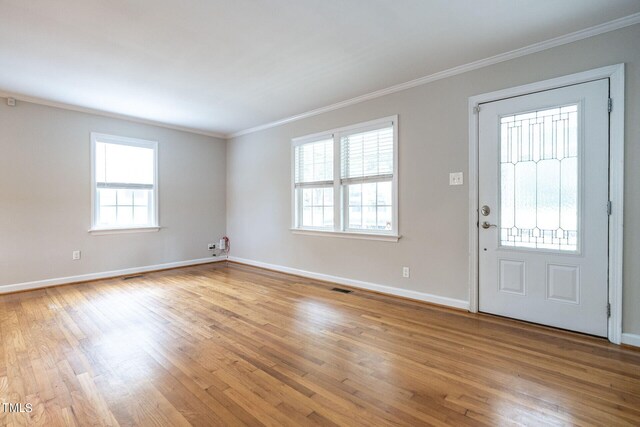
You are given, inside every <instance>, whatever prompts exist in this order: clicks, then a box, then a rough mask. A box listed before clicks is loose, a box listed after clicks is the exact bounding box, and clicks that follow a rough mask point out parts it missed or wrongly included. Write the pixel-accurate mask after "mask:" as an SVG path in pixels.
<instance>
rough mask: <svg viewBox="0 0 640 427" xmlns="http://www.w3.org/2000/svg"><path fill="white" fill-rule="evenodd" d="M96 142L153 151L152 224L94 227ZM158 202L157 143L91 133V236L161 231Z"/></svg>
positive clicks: (95, 214) (96, 211) (96, 212)
mask: <svg viewBox="0 0 640 427" xmlns="http://www.w3.org/2000/svg"><path fill="white" fill-rule="evenodd" d="M98 142H107V143H109V144H120V145H128V146H135V147H142V148H151V149H153V182H154V184H153V224H152V225H141V226H131V225H128V226H124V227H113V226H109V227H99V226H97V225H96V222H97V221H96V219H97V214H98V210H97V206H96V201H97V200H96V189H97V182H96V144H97V143H98ZM159 210H160V201H159V199H158V142H157V141H149V140H146V139H138V138H129V137H124V136H117V135H108V134H104V133H97V132H91V228H90V229H89V233H90V234H92V235H105V234H124V233H143V232H154V231H159V230H160V229H161V227H160V222H159V217H160V216H159Z"/></svg>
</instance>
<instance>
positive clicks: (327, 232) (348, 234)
mask: <svg viewBox="0 0 640 427" xmlns="http://www.w3.org/2000/svg"><path fill="white" fill-rule="evenodd" d="M389 123H392V124H393V178H392V180H391V185H392V192H393V207H392V221H393V228H392V229H391V230H390V231H375V230H354V229H348V228H347V226H346V224H347V222H346V221H347V211H346V209H345V206H344V205H345V203H346V199H345V198H344V197H343V195H342V184H341V182H340V175H341V158H340V155H341V149H340V148H341V147H340V138H341V136H342V134H344V133H352V132H354V131H357V132H360V131H362V132H366V131H367V130H374V129H378V128H380V127H381V126H382V125H385V124H389ZM323 139H333V200H334V203H333V206H334V215H333V218H334V222H333V228H332V229H328V228H322V227H301V226H298V224H297V222H298V220H299V217H300V212H298V210H299V206H297V205H296V182H295V167H296V165H295V148H296V147H297V146H298V145H303V144H308V143H312V142H316V141H321V140H323ZM398 145H399V143H398V116H397V115H395V116H389V117H383V118H380V119H376V120H371V121H368V122H363V123H357V124H354V125H349V126H344V127H340V128H336V129H332V130H328V131H325V132H319V133H314V134H311V135H305V136H301V137H296V138H293V139H292V140H291V231H292V233H293V234H304V235H311V236H331V237H341V238H355V239H366V240H382V241H391V242H397V241H398V240H399V239H400V238H401V237H402V236H401V235H400V234H399V229H400V228H399V221H398V219H399V215H398V199H399V198H398ZM368 179H369V180H374V181H375V180H376V179H378V178H368ZM366 180H367V178H365V179H363V181H366ZM313 185H314V184H309V186H313Z"/></svg>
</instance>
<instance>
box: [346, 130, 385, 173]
mask: <svg viewBox="0 0 640 427" xmlns="http://www.w3.org/2000/svg"><path fill="white" fill-rule="evenodd" d="M393 135H394V133H393V124H391V123H390V124H389V126H386V127H384V128H382V129H375V130H369V131H366V132H359V133H353V134H347V135H343V136H342V137H341V141H340V147H341V151H342V155H341V158H342V168H341V169H342V177H341V178H342V183H343V184H346V183H350V182H366V181H376V180H387V179H391V178H393Z"/></svg>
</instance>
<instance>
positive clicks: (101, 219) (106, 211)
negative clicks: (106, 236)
mask: <svg viewBox="0 0 640 427" xmlns="http://www.w3.org/2000/svg"><path fill="white" fill-rule="evenodd" d="M115 223H116V208H115V207H110V206H109V207H106V206H102V207H100V209H98V224H100V225H101V226H111V225H114V224H115Z"/></svg>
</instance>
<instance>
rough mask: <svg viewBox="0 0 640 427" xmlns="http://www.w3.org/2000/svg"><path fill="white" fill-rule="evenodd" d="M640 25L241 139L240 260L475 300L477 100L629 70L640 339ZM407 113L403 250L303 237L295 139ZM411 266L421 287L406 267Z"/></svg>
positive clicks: (629, 297)
mask: <svg viewBox="0 0 640 427" xmlns="http://www.w3.org/2000/svg"><path fill="white" fill-rule="evenodd" d="M638 46H640V26H639V25H635V26H633V27H628V28H625V29H622V30H617V31H615V32H611V33H608V34H603V35H600V36H596V37H592V38H589V39H585V40H582V41H579V42H575V43H572V44H568V45H564V46H560V47H556V48H553V49H550V50H547V51H544V52H540V53H537V54H533V55H529V56H526V57H522V58H518V59H514V60H511V61H508V62H503V63H501V64H497V65H493V66H490V67H487V68H482V69H479V70H475V71H472V72H468V73H465V74H462V75H459V76H455V77H451V78H447V79H444V80H439V81H436V82H433V83H430V84H427V85H423V86H420V87H416V88H413V89H409V90H406V91H403V92H399V93H395V94H392V95H388V96H385V97H382V98H377V99H374V100H370V101H367V102H363V103H360V104H357V105H353V106H350V107H346V108H342V109H340V110H336V111H332V112H328V113H325V114H322V115H318V116H315V117H311V118H308V119H304V120H300V121H296V122H293V123H289V124H286V125H282V126H279V127H276V128H272V129H268V130H264V131H261V132H257V133H253V134H249V135H245V136H241V137H238V138H235V139H233V140H232V141H231V142H230V143H229V145H228V147H227V160H228V161H227V171H228V172H227V173H228V174H227V227H228V229H227V231H228V234H229V236H230V238H231V240H232V242H233V252H232V255H234V256H237V257H241V258H247V259H251V260H256V261H262V262H267V263H272V264H277V265H282V266H287V267H292V268H298V269H302V270H307V271H313V272H318V273H324V274H329V275H335V276H340V277H344V278H349V279H356V280H363V281H368V282H373V283H377V284H383V285H388V286H394V287H398V288H404V289H409V290H414V291H419V292H425V293H429V294H435V295H438V296H444V297H450V298H456V299H463V300H467V299H468V294H469V284H468V282H469V281H468V275H469V271H468V230H467V214H468V210H469V198H468V187H467V186H466V185H465V186H460V187H450V186H449V185H448V174H449V172H454V171H465V177H467V176H466V172H468V166H467V163H468V126H467V120H468V113H467V102H468V98H469V97H470V96H472V95H477V94H481V93H486V92H491V91H495V90H499V89H504V88H508V87H513V86H518V85H522V84H526V83H531V82H536V81H539V80H544V79H548V78H553V77H558V76H562V75H566V74H571V73H575V72H580V71H585V70H589V69H593V68H597V67H601V66H605V65H611V64H617V63H621V62H624V63H626V64H627V67H626V142H625V144H626V147H625V156H626V171H625V180H626V182H625V186H626V188H625V199H626V200H625V203H626V206H625V220H626V229H625V230H626V231H625V244H624V249H625V255H624V262H625V270H624V307H623V311H624V313H623V317H624V320H623V330H624V332H629V333H636V334H637V333H640V310H638V307H639V306H640V262H638V253H640V190H639V186H640V167H638V165H640V146H639V144H638V138H639V137H640V121H639V120H638V114H639V113H640V111H639V110H640V96H639V94H640V49H639V48H638ZM393 114H399V144H400V145H399V151H400V159H399V162H400V166H399V168H400V175H399V177H400V178H399V179H400V194H399V197H400V207H399V209H400V211H399V213H400V233H401V234H402V235H403V237H402V239H401V240H400V241H399V242H398V243H389V242H377V241H364V240H351V239H338V238H332V237H316V236H303V235H293V234H292V233H291V232H290V230H289V228H290V225H291V218H290V206H291V194H290V173H291V165H290V151H289V150H290V140H291V138H293V137H296V136H302V135H306V134H310V133H314V132H320V131H324V130H328V129H332V128H335V127H339V126H344V125H350V124H353V123H358V122H362V121H367V120H371V119H375V118H379V117H385V116H389V115H393ZM402 266H409V267H411V278H410V279H403V278H402V277H401V267H402Z"/></svg>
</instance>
